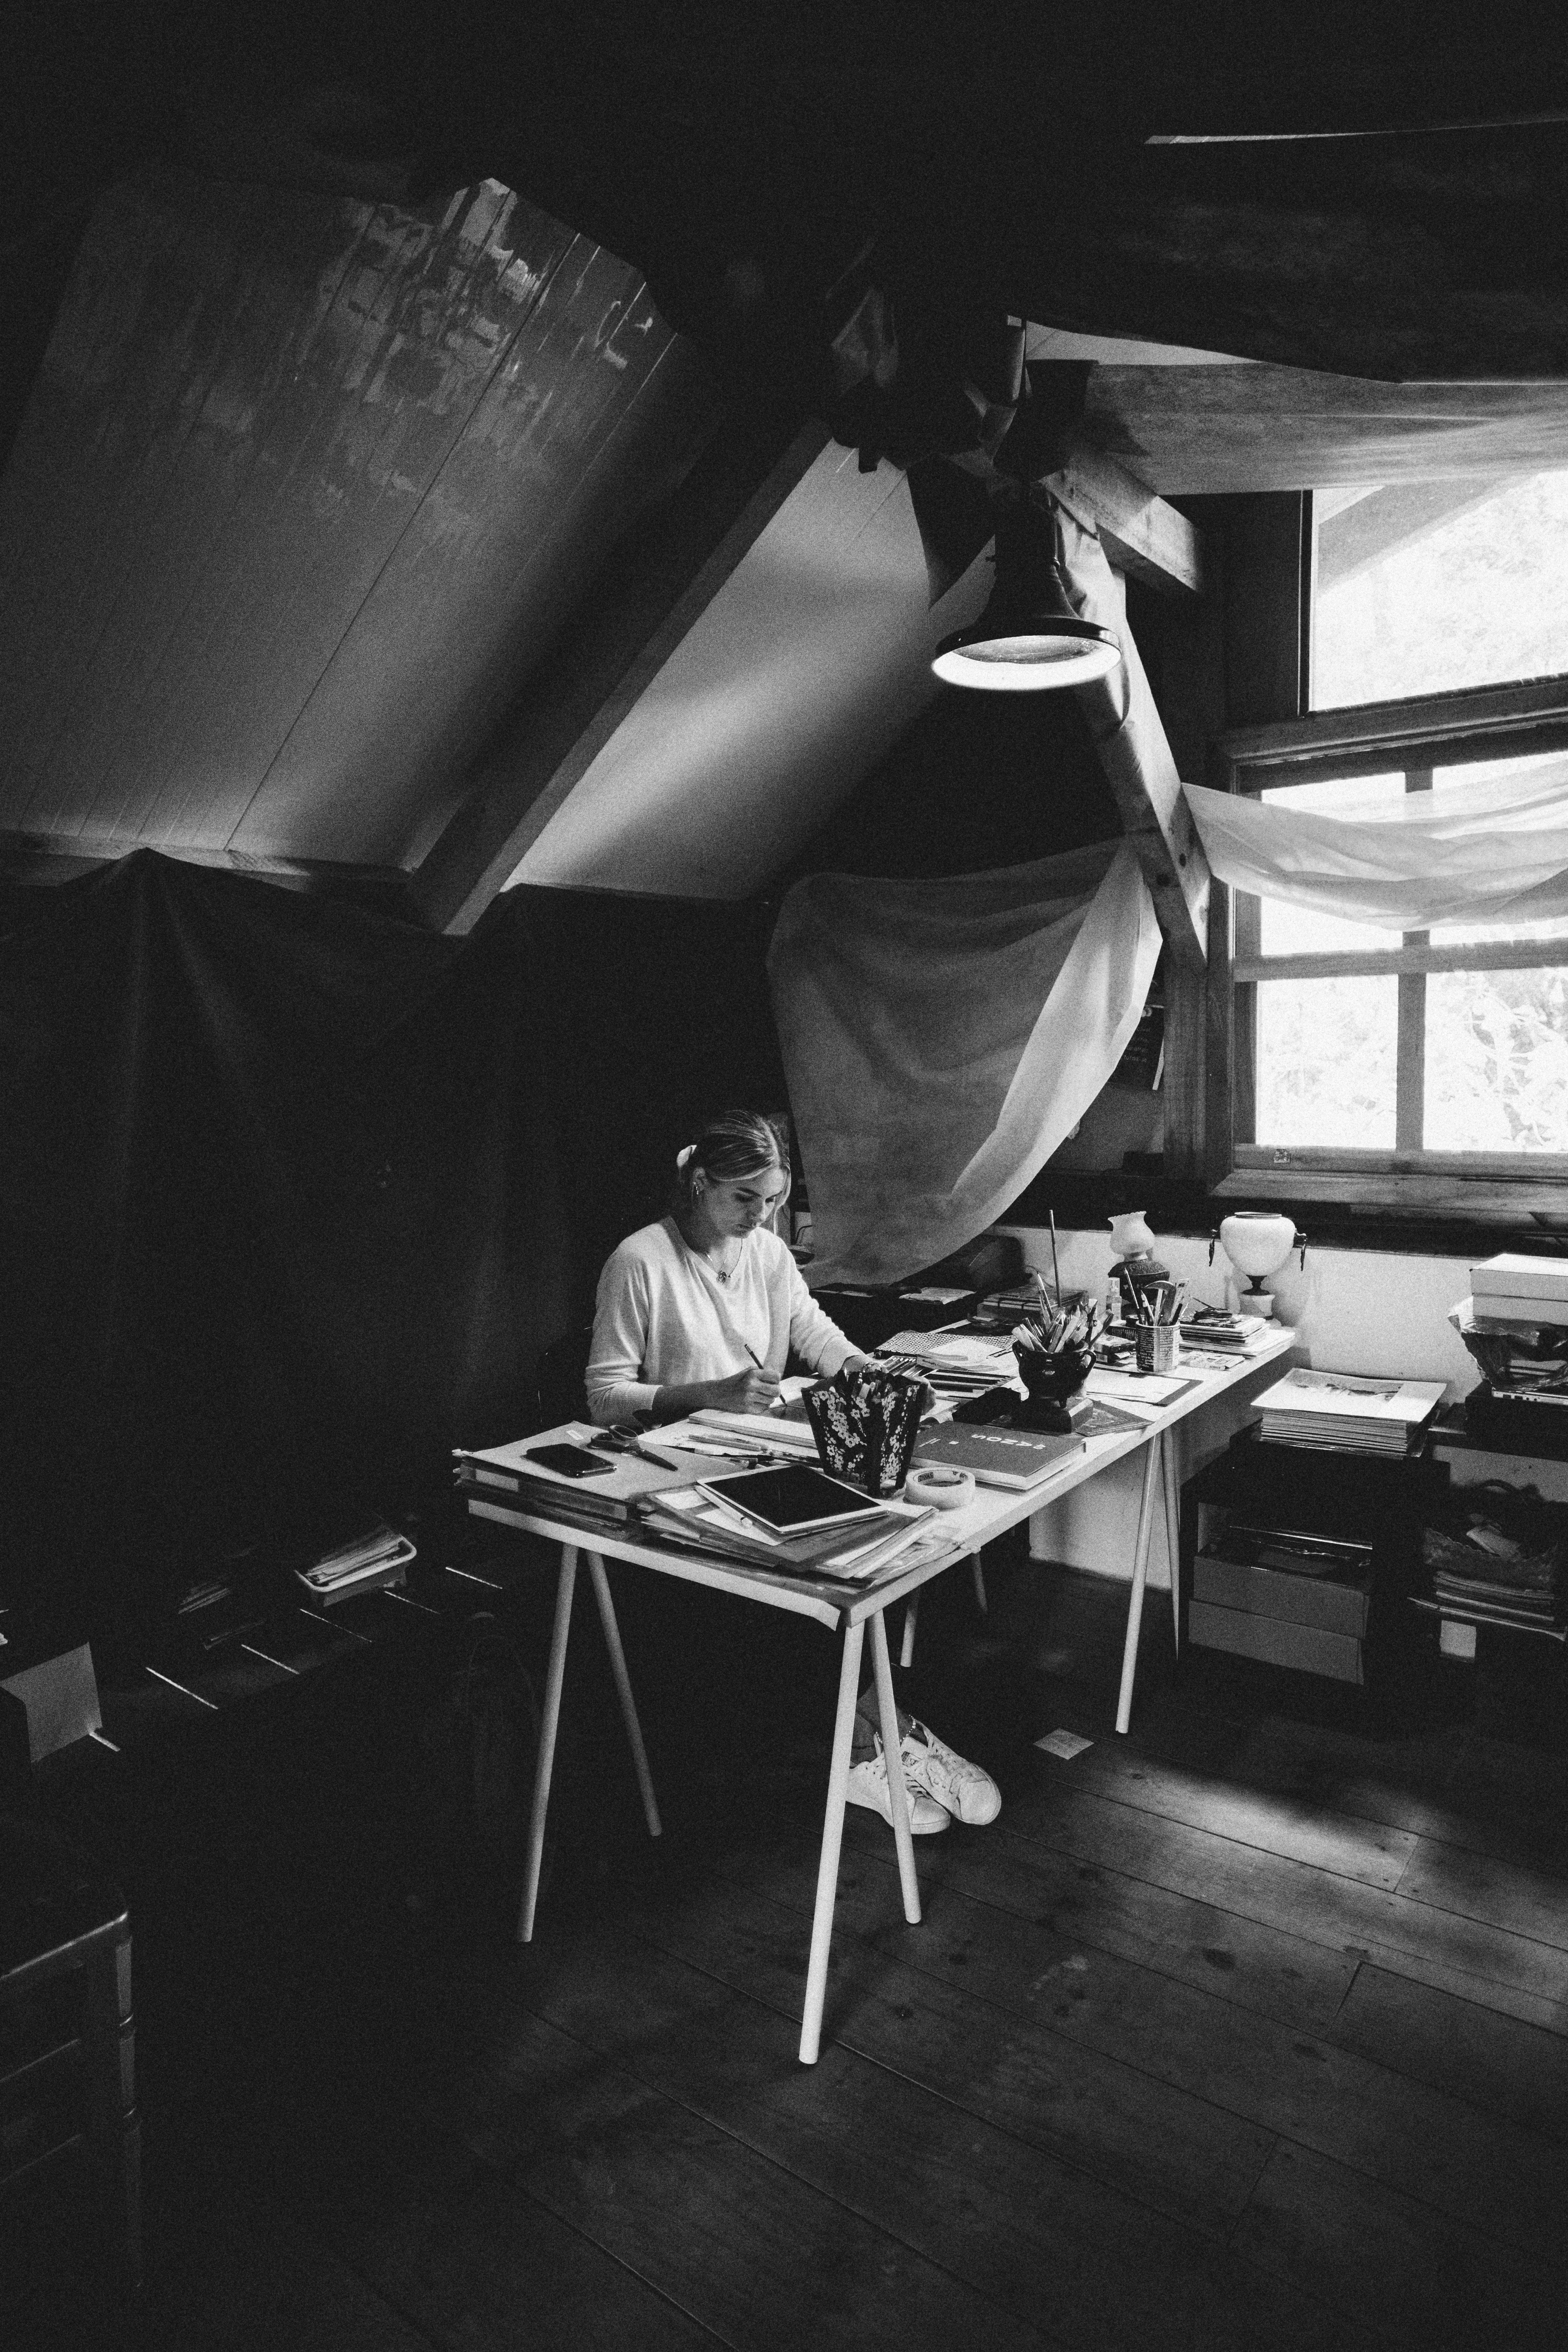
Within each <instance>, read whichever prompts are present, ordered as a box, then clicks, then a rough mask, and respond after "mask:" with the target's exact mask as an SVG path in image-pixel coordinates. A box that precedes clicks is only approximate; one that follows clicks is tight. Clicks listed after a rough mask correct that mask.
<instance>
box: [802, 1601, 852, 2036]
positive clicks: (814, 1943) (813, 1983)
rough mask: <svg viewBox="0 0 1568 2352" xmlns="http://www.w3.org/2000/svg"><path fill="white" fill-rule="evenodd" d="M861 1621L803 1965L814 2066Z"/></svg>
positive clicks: (836, 1730) (830, 1774)
mask: <svg viewBox="0 0 1568 2352" xmlns="http://www.w3.org/2000/svg"><path fill="white" fill-rule="evenodd" d="M865 1638H866V1629H865V1627H864V1626H863V1625H847V1626H846V1627H845V1629H844V1662H843V1664H841V1665H840V1667H839V1669H838V1713H837V1716H836V1717H835V1718H834V1724H833V1761H832V1763H831V1764H830V1765H829V1766H828V1770H827V1811H826V1816H825V1818H824V1821H823V1824H822V1853H821V1857H820V1859H819V1860H818V1862H817V1865H816V1909H815V1910H814V1911H813V1913H812V1916H811V1958H810V1959H809V1961H808V1962H807V1963H806V1970H805V2011H804V2012H803V2013H802V2016H801V2021H800V2063H801V2064H802V2065H803V2066H815V2065H816V2054H817V2052H818V2051H819V2050H820V2048H821V2046H822V2010H823V2004H824V2002H825V2000H826V1998H827V1948H828V1946H829V1945H830V1944H831V1943H832V1941H833V1906H834V1903H835V1901H836V1900H837V1894H838V1852H839V1848H840V1847H841V1846H842V1844H843V1843H844V1791H845V1790H846V1789H847V1786H848V1782H849V1750H850V1746H851V1744H852V1742H853V1740H854V1737H855V1702H856V1700H857V1699H858V1697H859V1696H860V1653H861V1650H862V1648H863V1647H864V1644H865Z"/></svg>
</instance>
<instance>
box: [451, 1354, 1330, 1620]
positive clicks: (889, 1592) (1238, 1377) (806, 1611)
mask: <svg viewBox="0 0 1568 2352" xmlns="http://www.w3.org/2000/svg"><path fill="white" fill-rule="evenodd" d="M1294 1337H1295V1335H1294V1333H1293V1332H1291V1331H1289V1330H1281V1331H1279V1332H1278V1333H1274V1334H1271V1335H1270V1337H1269V1339H1268V1340H1267V1341H1266V1342H1264V1344H1263V1345H1262V1346H1261V1347H1259V1348H1258V1349H1257V1350H1256V1351H1255V1352H1254V1353H1253V1354H1251V1355H1247V1356H1243V1357H1238V1358H1237V1361H1236V1362H1235V1363H1234V1364H1226V1366H1225V1367H1224V1369H1223V1370H1212V1371H1210V1370H1205V1371H1199V1370H1195V1369H1193V1368H1189V1367H1180V1368H1178V1372H1179V1376H1180V1377H1182V1378H1183V1379H1186V1380H1190V1381H1191V1382H1192V1385H1191V1387H1189V1388H1186V1389H1184V1391H1183V1393H1182V1394H1181V1395H1180V1396H1178V1397H1175V1398H1173V1400H1172V1401H1171V1402H1170V1403H1168V1404H1166V1405H1163V1406H1159V1407H1155V1408H1153V1409H1152V1410H1147V1411H1145V1412H1142V1413H1141V1414H1140V1420H1141V1421H1142V1423H1143V1426H1142V1427H1140V1428H1137V1429H1125V1430H1118V1431H1115V1432H1112V1433H1109V1434H1107V1435H1106V1436H1104V1437H1091V1438H1090V1439H1089V1442H1088V1444H1086V1445H1085V1447H1084V1450H1083V1453H1082V1454H1079V1455H1078V1456H1076V1457H1074V1458H1071V1459H1069V1460H1068V1461H1067V1462H1065V1463H1064V1464H1063V1465H1062V1466H1061V1468H1060V1469H1059V1470H1058V1471H1056V1472H1055V1473H1053V1475H1051V1476H1050V1477H1049V1478H1046V1479H1042V1480H1041V1482H1040V1483H1039V1485H1038V1486H1029V1487H1026V1488H1024V1489H1022V1490H1018V1491H1015V1490H1014V1489H1013V1488H1011V1487H1001V1486H980V1487H977V1488H976V1490H975V1495H974V1500H973V1502H972V1503H967V1504H965V1505H964V1507H963V1509H962V1510H956V1511H947V1512H944V1513H943V1514H942V1517H941V1520H940V1522H939V1523H938V1522H933V1526H936V1527H937V1528H939V1531H940V1533H941V1534H942V1536H943V1537H944V1538H946V1542H945V1544H944V1547H943V1549H942V1553H941V1554H940V1555H939V1556H937V1557H935V1558H932V1559H924V1560H921V1561H920V1562H919V1563H918V1564H916V1565H915V1566H913V1567H911V1566H910V1565H909V1564H908V1563H907V1562H904V1561H900V1560H894V1561H892V1562H891V1563H890V1564H889V1567H887V1568H886V1569H885V1570H879V1572H878V1573H877V1574H876V1575H874V1576H871V1577H868V1579H867V1580H866V1581H865V1582H864V1583H863V1584H855V1585H848V1584H845V1583H842V1582H839V1581H837V1580H829V1579H826V1578H819V1577H809V1576H795V1575H789V1574H784V1573H782V1572H774V1571H772V1570H766V1569H762V1568H754V1567H752V1565H751V1564H750V1563H749V1562H746V1561H742V1560H735V1561H733V1562H731V1561H728V1560H724V1559H718V1558H716V1557H713V1556H710V1555H700V1554H697V1553H692V1552H684V1551H678V1550H676V1549H673V1548H667V1547H666V1546H663V1545H656V1544H652V1543H648V1542H646V1541H639V1540H638V1539H637V1538H636V1537H635V1536H631V1535H621V1534H616V1533H613V1532H612V1531H611V1530H610V1529H608V1528H605V1530H603V1531H602V1532H601V1531H599V1530H597V1529H595V1530H592V1531H590V1530H588V1529H585V1528H583V1527H582V1526H580V1525H577V1526H574V1525H572V1524H571V1523H570V1522H568V1521H566V1520H564V1519H552V1518H550V1517H548V1515H547V1514H544V1513H542V1512H540V1511H537V1510H534V1509H531V1508H528V1507H523V1506H522V1505H521V1504H520V1503H519V1502H517V1501H516V1500H515V1499H514V1498H512V1497H510V1496H507V1495H505V1494H503V1493H500V1492H499V1491H498V1492H497V1493H496V1494H495V1495H493V1496H484V1497H483V1498H480V1497H479V1496H473V1495H470V1496H469V1497H468V1508H469V1510H470V1511H471V1512H474V1513H475V1514H477V1515H478V1516H479V1517H484V1518H489V1519H494V1520H497V1521H499V1522H500V1524H501V1525H502V1526H505V1527H514V1528H519V1529H522V1530H526V1531H527V1532H528V1533H530V1534H533V1535H541V1536H545V1537H548V1538H552V1540H553V1541H555V1542H557V1543H561V1544H567V1545H571V1546H574V1548H576V1549H579V1550H582V1551H585V1552H589V1553H598V1554H600V1555H602V1556H603V1557H605V1558H606V1559H624V1560H629V1561H633V1562H635V1563H636V1564H637V1566H639V1567H643V1568H650V1569H653V1570H656V1571H657V1572H658V1574H660V1575H662V1576H674V1577H679V1578H680V1579H681V1580H683V1581H685V1582H688V1583H693V1584H706V1585H710V1586H711V1587H713V1588H714V1589H715V1590H716V1591H723V1592H733V1593H736V1594H739V1595H741V1596H742V1597H744V1598H746V1599H748V1600H752V1601H763V1603H765V1604H766V1605H767V1606H768V1607H770V1608H774V1609H788V1610H792V1611H794V1612H795V1613H796V1614H797V1615H801V1616H806V1617H815V1618H816V1619H817V1620H818V1621H819V1622H821V1623H823V1624H826V1625H835V1626H837V1625H850V1624H856V1623H859V1622H863V1621H864V1620H865V1619H866V1618H867V1617H868V1616H870V1615H872V1614H873V1613H874V1612H876V1611H878V1610H880V1609H885V1608H886V1607H887V1606H888V1605H889V1602H890V1601H897V1600H900V1599H901V1598H902V1596H903V1595H904V1594H905V1593H908V1592H911V1591H914V1590H915V1588H916V1587H917V1586H919V1585H921V1584H925V1583H928V1582H929V1581H930V1580H931V1578H932V1577H935V1576H941V1575H942V1573H943V1572H944V1571H945V1570H947V1569H949V1568H951V1567H952V1565H953V1563H954V1561H955V1560H959V1559H964V1558H965V1557H966V1556H967V1555H968V1554H969V1553H970V1552H973V1551H978V1550H979V1549H980V1547H981V1546H982V1545H983V1544H986V1543H990V1542H991V1541H992V1540H993V1538H995V1537H996V1536H999V1535H1004V1534H1005V1532H1006V1530H1007V1529H1008V1528H1015V1527H1016V1526H1017V1525H1018V1524H1019V1522H1020V1521H1021V1520H1023V1519H1026V1518H1028V1517H1031V1516H1032V1515H1033V1513H1035V1512H1036V1511H1038V1510H1043V1509H1044V1508H1045V1507H1046V1506H1047V1504H1050V1503H1055V1502H1058V1501H1059V1500H1060V1498H1061V1497H1062V1496H1064V1495H1068V1494H1070V1493H1071V1492H1072V1491H1073V1489H1074V1488H1075V1487H1077V1486H1082V1485H1083V1484H1084V1482H1085V1481H1086V1480H1087V1479H1089V1478H1093V1477H1095V1476H1097V1475H1099V1473H1100V1471H1101V1470H1106V1469H1109V1468H1110V1465H1111V1464H1112V1463H1113V1462H1120V1461H1121V1460H1123V1459H1124V1458H1125V1456H1126V1455H1128V1454H1133V1453H1136V1452H1137V1450H1138V1448H1139V1447H1140V1446H1142V1445H1144V1444H1147V1443H1148V1441H1149V1440H1150V1438H1151V1437H1154V1436H1157V1435H1158V1434H1159V1433H1160V1432H1161V1431H1162V1430H1165V1429H1169V1428H1171V1427H1173V1424H1174V1423H1177V1422H1179V1421H1184V1420H1186V1419H1187V1418H1188V1416H1189V1415H1190V1414H1192V1413H1194V1412H1201V1411H1202V1409H1203V1407H1204V1406H1205V1405H1206V1404H1211V1403H1212V1402H1214V1400H1215V1398H1216V1397H1219V1396H1223V1395H1224V1394H1225V1393H1226V1391H1227V1390H1229V1389H1234V1388H1237V1387H1238V1386H1239V1385H1240V1384H1241V1382H1242V1381H1245V1380H1247V1378H1248V1377H1249V1376H1250V1375H1251V1374H1254V1373H1257V1372H1260V1371H1265V1370H1272V1368H1273V1367H1274V1365H1275V1364H1276V1363H1277V1362H1278V1361H1279V1358H1280V1357H1281V1356H1282V1355H1283V1354H1284V1353H1285V1352H1286V1350H1287V1349H1289V1346H1290V1345H1291V1342H1292V1340H1293V1339H1294ZM1114 1402H1116V1403H1118V1404H1127V1403H1129V1402H1130V1401H1129V1399H1127V1398H1126V1397H1123V1396H1121V1395H1118V1396H1117V1397H1116V1398H1115V1399H1114ZM555 1434H558V1433H555V1432H552V1431H542V1432H541V1433H540V1435H539V1437H538V1438H537V1439H531V1440H530V1444H547V1443H548V1442H549V1440H550V1438H551V1437H552V1435H555Z"/></svg>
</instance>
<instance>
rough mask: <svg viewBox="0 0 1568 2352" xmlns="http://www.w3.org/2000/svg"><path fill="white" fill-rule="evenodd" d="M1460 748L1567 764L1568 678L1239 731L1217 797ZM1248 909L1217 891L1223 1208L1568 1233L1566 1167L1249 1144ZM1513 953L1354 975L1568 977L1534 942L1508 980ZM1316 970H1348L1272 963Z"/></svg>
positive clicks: (1216, 1082)
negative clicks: (1557, 755) (1296, 1209)
mask: <svg viewBox="0 0 1568 2352" xmlns="http://www.w3.org/2000/svg"><path fill="white" fill-rule="evenodd" d="M1461 742H1462V743H1464V744H1465V745H1466V746H1467V747H1471V748H1474V747H1478V746H1484V749H1479V750H1478V757H1480V758H1486V759H1505V758H1510V757H1516V756H1528V755H1529V754H1530V753H1531V752H1540V751H1555V750H1568V675H1563V676H1559V677H1549V678H1533V679H1529V680H1526V681H1524V682H1522V683H1520V684H1516V685H1510V686H1502V687H1498V686H1490V687H1479V688H1458V689H1456V690H1454V691H1452V692H1449V693H1445V694H1436V695H1419V696H1412V697H1409V698H1403V699H1400V700H1395V701H1389V702H1381V703H1364V704H1358V705H1352V706H1347V707H1344V708H1342V709H1331V710H1318V711H1312V712H1310V714H1308V715H1305V716H1303V717H1301V718H1298V719H1284V720H1279V721H1276V722H1274V723H1272V724H1268V725H1263V726H1256V727H1246V728H1237V729H1233V730H1229V731H1227V732H1226V734H1224V735H1221V736H1219V737H1218V738H1216V739H1215V741H1214V742H1213V743H1212V744H1211V746H1210V751H1209V759H1208V772H1207V778H1206V781H1207V782H1209V783H1210V784H1211V785H1213V786H1214V787H1215V789H1216V790H1219V791H1222V792H1242V791H1247V790H1252V791H1257V790H1258V789H1260V788H1267V787H1268V785H1269V784H1283V783H1289V782H1307V781H1308V780H1309V778H1310V775H1311V774H1312V773H1313V772H1315V771H1318V770H1321V768H1323V767H1326V766H1328V765H1330V764H1332V765H1333V767H1334V770H1335V772H1336V773H1338V774H1350V775H1354V774H1357V773H1364V774H1375V773H1378V772H1385V771H1386V770H1387V769H1388V768H1389V767H1391V766H1394V765H1396V764H1397V765H1399V766H1401V767H1404V768H1405V769H1406V770H1409V769H1419V768H1422V767H1426V766H1430V765H1432V764H1433V763H1434V762H1436V761H1442V760H1443V758H1444V754H1445V752H1446V751H1447V752H1449V753H1450V754H1451V752H1452V751H1453V749H1454V748H1455V747H1456V746H1457V745H1458V743H1461ZM1234 896H1235V894H1233V893H1232V892H1231V891H1230V890H1228V889H1227V888H1226V887H1225V886H1224V885H1223V884H1221V883H1218V882H1215V883H1214V884H1213V885H1212V887H1211V894H1210V900H1209V940H1208V970H1207V973H1206V977H1205V984H1204V1000H1205V1001H1204V1023H1203V1025H1204V1029H1205V1043H1206V1048H1207V1050H1206V1053H1205V1063H1206V1069H1205V1102H1204V1112H1205V1116H1204V1129H1205V1137H1204V1155H1203V1156H1204V1163H1205V1165H1204V1174H1205V1181H1206V1184H1207V1188H1208V1191H1209V1192H1210V1194H1211V1195H1212V1196H1213V1197H1214V1198H1215V1201H1216V1202H1230V1201H1232V1200H1236V1199H1247V1200H1252V1201H1258V1202H1279V1203H1280V1204H1281V1205H1286V1204H1303V1205H1307V1204H1311V1203H1322V1204H1324V1205H1325V1206H1332V1207H1336V1208H1341V1209H1344V1210H1347V1211H1352V1212H1355V1213H1358V1214H1360V1215H1365V1214H1367V1213H1373V1214H1376V1213H1383V1214H1384V1215H1385V1216H1395V1217H1399V1218H1402V1219H1405V1220H1409V1219H1412V1218H1415V1219H1420V1220H1426V1219H1428V1218H1430V1219H1434V1220H1436V1221H1437V1222H1438V1223H1447V1222H1451V1221H1458V1222H1461V1223H1466V1224H1468V1225H1470V1226H1476V1225H1486V1224H1498V1225H1502V1226H1508V1227H1518V1226H1520V1225H1525V1226H1530V1225H1552V1226H1556V1225H1559V1224H1563V1223H1568V1155H1557V1154H1552V1155H1550V1157H1548V1156H1546V1155H1542V1156H1535V1155H1531V1157H1530V1158H1529V1159H1528V1160H1526V1161H1524V1162H1523V1164H1521V1160H1520V1159H1518V1158H1516V1157H1515V1156H1514V1155H1512V1154H1509V1155H1484V1156H1483V1155H1479V1154H1475V1155H1473V1154H1470V1153H1464V1154H1458V1153H1452V1154H1446V1153H1437V1152H1427V1151H1425V1150H1423V1151H1421V1152H1420V1153H1419V1155H1418V1164H1417V1163H1416V1155H1415V1154H1412V1153H1411V1152H1409V1151H1408V1150H1402V1149H1401V1147H1400V1145H1399V1144H1398V1142H1397V1141H1396V1143H1395V1146H1394V1150H1392V1151H1365V1152H1363V1151H1354V1150H1348V1149H1344V1150H1332V1149H1322V1148H1310V1147H1306V1146H1300V1147H1294V1148H1289V1149H1287V1148H1283V1147H1275V1146H1271V1145H1259V1144H1256V1143H1238V1142H1237V1134H1238V1131H1239V1132H1242V1133H1245V1132H1246V1131H1247V1129H1249V1128H1250V1126H1251V1124H1252V1122H1251V1118H1250V1116H1249V1115H1248V1112H1249V1106H1250V1100H1251V1087H1252V1084H1253V1071H1252V1064H1251V1060H1250V1055H1249V1052H1248V1040H1247V1024H1248V1016H1249V1013H1250V1008H1251V1004H1252V1003H1253V1001H1254V1000H1253V998H1252V996H1251V994H1250V989H1251V986H1252V984H1253V982H1255V980H1256V978H1257V977H1258V973H1257V970H1256V965H1257V963H1258V961H1261V960H1260V959H1256V958H1253V957H1249V956H1247V955H1246V954H1245V953H1243V954H1242V955H1240V956H1238V955H1237V940H1236V929H1237V920H1236V916H1237V910H1236V908H1235V905H1234V903H1233V901H1234ZM1244 944H1245V943H1244ZM1504 944H1505V943H1504V942H1502V941H1500V940H1498V941H1482V942H1477V943H1476V944H1474V945H1466V946H1463V947H1460V946H1458V945H1456V946H1453V947H1441V946H1439V947H1436V948H1435V947H1432V946H1431V945H1430V944H1427V945H1425V946H1420V945H1410V946H1403V947H1400V948H1390V949H1384V950H1368V951H1367V952H1366V953H1365V954H1364V955H1363V954H1358V953H1356V952H1355V951H1354V950H1350V951H1348V952H1347V953H1346V954H1345V955H1344V956H1343V958H1342V959H1340V961H1342V962H1343V963H1344V965H1345V966H1346V967H1347V968H1353V969H1354V971H1357V972H1363V971H1376V972H1393V973H1395V974H1400V973H1413V972H1415V971H1451V970H1466V969H1468V970H1472V971H1475V970H1489V971H1490V970H1503V969H1508V968H1509V966H1510V965H1522V964H1525V963H1528V962H1531V961H1540V962H1542V963H1548V962H1549V963H1553V964H1561V963H1568V942H1564V941H1562V940H1557V941H1551V940H1542V941H1530V942H1522V943H1521V948H1520V950H1518V951H1516V953H1515V954H1513V955H1512V956H1510V958H1509V959H1508V962H1507V963H1506V964H1504V963H1500V962H1499V961H1498V950H1499V949H1500V947H1502V946H1503V945H1504ZM1308 961H1310V964H1311V970H1312V972H1313V974H1314V975H1316V976H1327V974H1328V973H1329V972H1331V971H1332V969H1333V966H1334V963H1335V961H1336V959H1335V958H1334V957H1332V956H1325V957H1322V958H1317V957H1314V958H1311V959H1307V958H1292V957H1276V958H1269V959H1268V973H1269V976H1270V977H1272V978H1277V979H1285V978H1288V977H1290V976H1291V971H1292V967H1293V966H1294V965H1296V964H1304V963H1306V962H1308ZM1243 992H1246V994H1245V995H1244V994H1243ZM1238 1111H1239V1116H1238Z"/></svg>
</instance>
